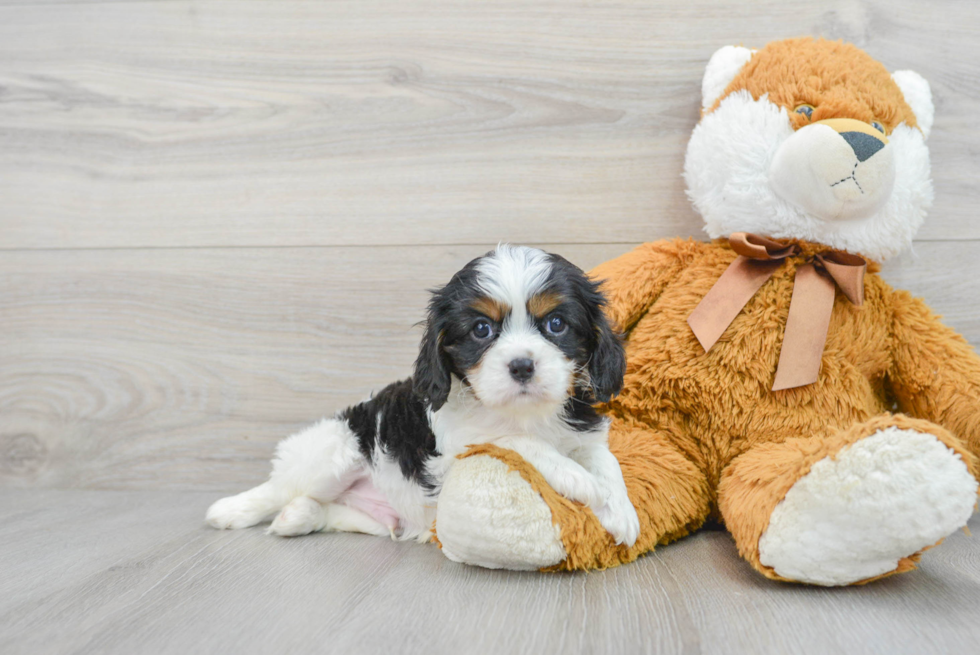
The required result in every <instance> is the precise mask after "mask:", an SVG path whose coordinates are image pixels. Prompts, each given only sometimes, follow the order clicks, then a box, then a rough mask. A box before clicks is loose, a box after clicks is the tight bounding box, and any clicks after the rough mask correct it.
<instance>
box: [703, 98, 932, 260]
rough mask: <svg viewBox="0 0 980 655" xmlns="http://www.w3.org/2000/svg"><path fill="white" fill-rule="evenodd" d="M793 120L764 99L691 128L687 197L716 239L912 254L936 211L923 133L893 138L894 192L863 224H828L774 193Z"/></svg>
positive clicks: (898, 131)
mask: <svg viewBox="0 0 980 655" xmlns="http://www.w3.org/2000/svg"><path fill="white" fill-rule="evenodd" d="M793 134H794V131H793V129H792V127H791V126H790V122H789V115H788V114H787V112H786V110H785V109H784V108H782V107H778V106H776V105H774V104H773V103H772V102H770V101H769V99H768V97H767V96H763V97H762V98H760V99H759V100H753V98H752V96H751V95H750V94H749V93H748V92H747V91H738V92H735V93H732V94H731V95H729V96H728V97H727V98H725V99H724V100H723V101H722V102H721V104H720V105H719V106H718V108H717V109H716V110H715V111H713V112H712V113H710V114H708V115H706V116H705V117H704V118H703V119H702V120H701V122H700V123H699V124H698V125H697V126H696V127H695V128H694V132H693V133H692V135H691V140H690V141H689V142H688V146H687V156H686V159H685V162H684V179H685V181H686V182H687V193H688V197H690V199H691V202H692V203H694V206H695V208H696V209H697V210H698V212H700V214H701V216H702V217H703V218H704V222H705V231H706V232H707V233H708V235H710V236H711V237H712V238H718V237H727V236H728V235H730V234H731V233H733V232H753V233H757V234H761V235H763V236H769V237H773V238H776V239H780V238H796V239H803V240H806V241H813V242H816V243H823V244H826V245H828V246H831V247H833V248H838V249H841V250H847V251H850V252H853V253H860V254H862V255H865V256H867V257H870V258H871V259H874V260H877V261H883V260H885V259H888V258H889V257H893V256H895V255H897V254H899V253H900V252H902V251H903V250H905V249H907V248H908V247H909V246H910V245H911V243H912V237H913V236H914V235H915V233H916V231H917V230H918V229H919V226H920V225H922V222H923V220H924V219H925V216H926V212H927V211H928V209H929V207H930V206H931V205H932V181H931V179H930V172H929V149H928V148H927V147H926V144H925V138H924V136H923V134H922V132H920V131H919V130H916V129H913V128H910V127H908V126H907V125H905V124H902V125H899V126H898V127H897V128H895V130H893V131H892V133H891V134H890V135H889V136H888V139H889V146H888V147H889V148H891V149H892V150H893V156H894V160H895V180H894V185H893V188H892V192H891V194H890V196H889V198H888V200H886V201H885V203H884V205H883V206H882V207H881V209H880V210H878V211H877V212H875V213H874V214H872V215H871V216H868V217H867V218H863V219H854V220H848V221H824V220H821V219H820V218H818V217H816V216H814V215H812V214H809V213H807V212H806V211H804V210H803V209H802V208H800V207H799V206H797V205H795V204H793V203H792V202H790V201H787V200H784V199H783V198H781V197H780V196H779V195H777V194H776V193H775V191H774V190H773V188H772V186H771V183H770V179H769V169H770V166H771V164H772V161H773V158H774V157H775V155H776V153H777V151H778V150H779V147H780V146H781V145H782V143H783V142H784V141H786V140H787V139H789V138H790V137H792V136H793Z"/></svg>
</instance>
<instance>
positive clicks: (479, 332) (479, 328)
mask: <svg viewBox="0 0 980 655" xmlns="http://www.w3.org/2000/svg"><path fill="white" fill-rule="evenodd" d="M473 336H474V337H476V338H477V339H489V338H490V337H492V336H493V326H492V325H490V323H489V322H487V321H478V322H477V324H476V325H474V326H473Z"/></svg>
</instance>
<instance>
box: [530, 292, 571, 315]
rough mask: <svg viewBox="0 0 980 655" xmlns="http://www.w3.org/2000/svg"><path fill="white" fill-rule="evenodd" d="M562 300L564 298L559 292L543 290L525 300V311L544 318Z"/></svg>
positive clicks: (563, 300)
mask: <svg viewBox="0 0 980 655" xmlns="http://www.w3.org/2000/svg"><path fill="white" fill-rule="evenodd" d="M563 302H565V299H564V298H563V297H562V296H561V294H559V293H556V292H554V291H544V292H542V293H539V294H535V295H533V296H531V298H530V299H529V300H528V301H527V312H528V314H530V315H531V316H534V317H535V318H544V317H545V316H547V315H548V314H549V313H551V311H552V310H554V309H555V308H556V307H558V305H560V304H562V303H563Z"/></svg>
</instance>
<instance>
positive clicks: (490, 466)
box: [436, 420, 710, 569]
mask: <svg viewBox="0 0 980 655" xmlns="http://www.w3.org/2000/svg"><path fill="white" fill-rule="evenodd" d="M609 446H610V450H611V451H612V453H613V454H614V455H615V456H616V458H617V459H618V460H619V462H620V465H621V468H622V470H623V478H624V480H625V482H626V488H627V491H628V493H629V497H630V500H631V501H632V503H633V505H634V506H635V507H636V510H637V515H638V517H639V519H640V535H639V538H638V539H637V541H636V543H635V544H634V545H633V547H632V548H627V547H626V546H622V545H616V543H615V540H614V539H613V538H612V537H611V536H610V535H609V533H608V532H606V531H605V530H604V529H603V527H602V525H601V524H600V523H599V520H598V519H597V518H596V517H595V514H593V513H592V510H590V509H589V508H586V507H583V506H582V505H579V504H578V503H574V502H572V501H569V500H568V499H566V498H564V497H562V496H560V495H559V494H558V493H557V492H555V491H554V490H553V489H551V487H549V486H548V485H547V483H546V482H545V481H544V478H543V477H542V476H541V474H540V473H538V472H537V471H536V470H535V469H534V468H533V467H531V466H530V465H529V464H527V462H525V461H524V460H523V459H521V457H520V456H519V455H517V454H516V453H514V452H513V451H510V450H504V449H501V448H498V447H496V446H493V445H488V444H484V445H481V446H474V447H473V448H471V449H470V451H468V453H467V454H466V455H465V456H464V457H463V458H462V459H460V460H458V461H457V462H456V463H454V464H453V466H452V468H451V469H450V471H449V473H448V474H447V476H446V479H445V481H444V483H443V487H442V491H441V492H440V495H439V502H438V509H437V515H436V535H437V538H438V541H439V543H440V545H441V547H442V552H443V553H444V554H445V555H446V556H447V557H448V558H449V559H451V560H454V561H457V562H463V563H466V564H476V565H479V566H485V567H488V568H508V569H540V568H557V569H592V568H606V567H609V566H615V565H617V564H621V563H624V562H628V561H631V560H633V559H636V558H637V557H639V556H640V555H642V554H643V553H645V552H647V551H649V550H651V549H652V548H653V547H654V546H656V545H657V544H659V543H666V542H668V541H671V540H673V539H677V538H680V537H682V536H684V535H685V534H687V533H688V532H690V531H692V530H694V529H696V528H697V527H698V526H700V525H701V523H703V522H704V520H705V518H706V517H707V515H708V512H709V505H710V494H709V492H708V483H707V480H706V478H705V475H704V474H703V473H702V471H701V470H700V469H698V468H697V467H696V466H695V465H694V464H692V463H691V461H690V460H689V459H687V458H686V457H684V455H682V454H681V453H680V451H679V450H678V449H677V447H676V446H674V445H673V444H672V443H671V442H670V440H669V439H668V438H667V433H666V432H663V431H657V430H653V429H650V428H648V427H645V426H636V425H632V426H627V425H626V424H625V423H623V422H622V421H619V420H615V421H613V424H612V427H611V429H610V434H609Z"/></svg>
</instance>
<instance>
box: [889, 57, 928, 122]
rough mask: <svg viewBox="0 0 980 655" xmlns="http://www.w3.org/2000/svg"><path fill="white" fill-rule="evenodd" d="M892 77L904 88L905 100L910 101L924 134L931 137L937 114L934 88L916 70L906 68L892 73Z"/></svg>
mask: <svg viewBox="0 0 980 655" xmlns="http://www.w3.org/2000/svg"><path fill="white" fill-rule="evenodd" d="M892 79H893V80H895V84H897V85H898V88H900V89H901V90H902V95H903V96H904V97H905V102H907V103H909V107H911V108H912V113H914V114H915V120H916V122H917V123H918V124H919V129H920V130H922V134H923V136H925V138H927V139H928V138H929V133H930V132H931V131H932V121H933V119H934V118H935V116H936V108H935V107H934V106H933V104H932V90H931V89H930V88H929V82H928V81H926V78H924V77H922V76H921V75H919V74H918V73H916V72H915V71H910V70H904V71H895V72H894V73H892Z"/></svg>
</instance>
